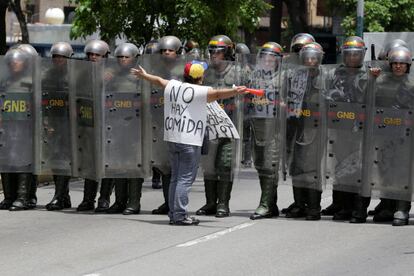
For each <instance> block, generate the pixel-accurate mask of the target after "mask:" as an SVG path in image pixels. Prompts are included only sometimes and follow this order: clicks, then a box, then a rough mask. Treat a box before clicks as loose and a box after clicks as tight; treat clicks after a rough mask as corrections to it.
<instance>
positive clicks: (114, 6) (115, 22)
mask: <svg viewBox="0 0 414 276" xmlns="http://www.w3.org/2000/svg"><path fill="white" fill-rule="evenodd" d="M73 2H75V3H76V4H78V7H77V8H76V15H75V18H74V21H73V26H72V30H71V37H72V38H77V37H85V36H87V35H90V34H92V33H93V32H95V31H96V30H97V29H99V31H100V34H101V37H102V39H104V40H106V41H109V40H111V39H112V38H115V37H116V36H119V35H120V34H124V35H125V36H126V37H127V38H128V40H130V41H131V42H133V43H136V44H137V45H143V44H145V43H147V42H148V41H149V40H151V39H152V38H154V37H155V38H156V37H161V36H164V35H175V36H177V37H180V38H188V39H190V38H191V39H195V40H196V41H198V42H199V43H200V44H201V45H206V43H207V42H208V40H209V39H210V37H212V36H213V35H216V34H226V35H228V36H229V37H232V38H233V39H234V40H237V37H236V35H237V31H238V28H239V27H241V28H243V29H244V30H246V31H247V32H252V31H253V30H255V28H257V27H258V23H259V19H260V16H261V15H263V14H264V12H265V11H266V10H268V9H270V8H271V5H269V4H267V3H266V1H264V0H226V1H222V0H135V1H128V0H119V1H113V0H73ZM217 7H220V8H217Z"/></svg>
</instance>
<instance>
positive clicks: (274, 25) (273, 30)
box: [269, 0, 283, 43]
mask: <svg viewBox="0 0 414 276" xmlns="http://www.w3.org/2000/svg"><path fill="white" fill-rule="evenodd" d="M271 4H272V6H273V8H272V9H271V10H270V39H269V40H270V41H274V42H278V43H280V40H281V37H282V26H281V24H282V14H283V13H282V11H283V0H272V3H271Z"/></svg>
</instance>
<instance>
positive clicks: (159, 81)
mask: <svg viewBox="0 0 414 276" xmlns="http://www.w3.org/2000/svg"><path fill="white" fill-rule="evenodd" d="M131 74H133V75H135V76H136V77H137V78H141V79H144V80H147V81H149V82H150V83H152V84H154V85H157V86H160V87H162V88H165V87H166V86H167V84H168V82H169V80H166V79H163V78H161V77H159V76H155V75H151V74H148V73H147V71H145V69H144V68H142V67H141V66H139V65H138V69H136V68H132V69H131Z"/></svg>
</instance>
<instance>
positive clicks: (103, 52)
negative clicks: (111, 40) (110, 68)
mask: <svg viewBox="0 0 414 276" xmlns="http://www.w3.org/2000/svg"><path fill="white" fill-rule="evenodd" d="M83 51H84V52H85V54H86V55H87V57H88V60H90V61H94V62H95V61H99V59H100V58H106V57H108V54H109V46H108V44H107V43H106V42H105V41H103V40H99V39H94V40H91V41H89V42H88V43H87V44H86V46H85V49H84V50H83ZM96 57H98V58H96Z"/></svg>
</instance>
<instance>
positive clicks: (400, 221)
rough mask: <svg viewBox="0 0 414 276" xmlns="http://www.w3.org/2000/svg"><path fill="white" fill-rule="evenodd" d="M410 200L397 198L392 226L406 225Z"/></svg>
mask: <svg viewBox="0 0 414 276" xmlns="http://www.w3.org/2000/svg"><path fill="white" fill-rule="evenodd" d="M410 209H411V202H410V201H404V200H398V201H397V212H395V213H394V220H393V221H392V226H404V225H408V220H409V218H410Z"/></svg>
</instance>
